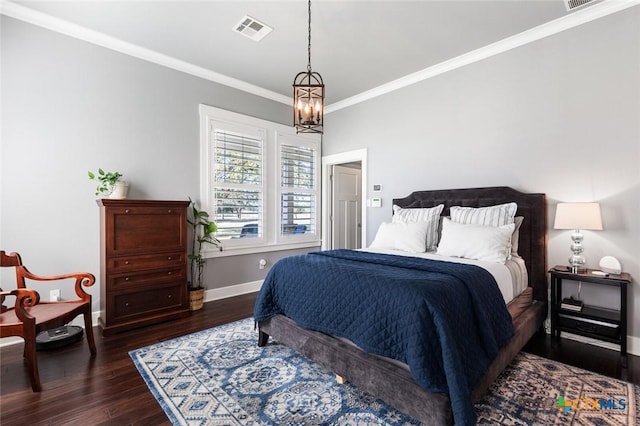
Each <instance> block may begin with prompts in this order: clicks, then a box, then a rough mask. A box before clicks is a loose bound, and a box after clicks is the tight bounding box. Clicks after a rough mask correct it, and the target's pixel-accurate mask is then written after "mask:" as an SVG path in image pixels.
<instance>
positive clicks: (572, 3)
mask: <svg viewBox="0 0 640 426" xmlns="http://www.w3.org/2000/svg"><path fill="white" fill-rule="evenodd" d="M597 1H598V0H564V5H565V7H566V8H567V12H569V11H572V10H574V9H577V8H579V7H583V6H586V5H588V4H590V3H595V2H597Z"/></svg>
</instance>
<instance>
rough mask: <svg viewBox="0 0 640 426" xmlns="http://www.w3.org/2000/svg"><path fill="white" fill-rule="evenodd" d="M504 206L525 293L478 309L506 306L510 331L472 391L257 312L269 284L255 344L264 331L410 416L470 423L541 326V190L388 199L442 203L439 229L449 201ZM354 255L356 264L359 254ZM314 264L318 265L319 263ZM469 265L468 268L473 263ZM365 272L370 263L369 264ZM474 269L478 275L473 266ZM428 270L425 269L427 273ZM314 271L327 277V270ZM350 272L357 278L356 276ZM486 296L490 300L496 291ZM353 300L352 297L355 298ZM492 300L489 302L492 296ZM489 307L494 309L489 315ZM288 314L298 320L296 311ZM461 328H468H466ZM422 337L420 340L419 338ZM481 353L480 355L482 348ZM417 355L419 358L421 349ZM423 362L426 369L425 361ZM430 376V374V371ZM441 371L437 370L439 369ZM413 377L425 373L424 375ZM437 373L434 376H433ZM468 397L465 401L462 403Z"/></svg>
mask: <svg viewBox="0 0 640 426" xmlns="http://www.w3.org/2000/svg"><path fill="white" fill-rule="evenodd" d="M505 203H516V205H517V210H516V211H515V216H517V217H518V218H521V219H520V220H521V224H520V226H519V235H518V238H517V245H518V247H517V254H518V256H519V257H520V258H521V259H522V261H523V263H524V264H525V265H526V275H525V280H526V282H525V289H524V291H522V292H518V294H516V295H515V297H513V298H512V299H510V300H508V303H506V304H505V302H504V301H501V303H502V307H501V308H500V309H497V308H493V307H492V308H490V309H489V308H486V307H485V308H484V311H489V312H484V311H482V312H481V313H480V314H478V313H475V315H476V316H478V315H481V316H482V315H496V316H499V314H500V312H501V311H504V312H507V319H506V320H504V319H500V321H507V322H508V321H510V323H511V325H510V326H509V327H507V329H508V335H507V336H506V338H505V335H504V334H505V333H507V332H504V333H502V335H497V337H495V339H496V340H500V339H501V340H500V341H498V342H496V345H495V348H496V349H495V350H487V351H486V352H487V353H488V354H489V355H487V356H489V357H490V359H489V360H488V361H487V363H486V365H484V366H482V370H481V371H480V373H478V372H477V371H473V372H470V373H469V374H475V376H473V378H472V379H469V381H470V382H472V383H474V386H472V387H471V389H468V392H466V393H465V392H464V390H463V391H462V392H461V391H460V389H461V388H460V387H456V385H455V382H456V380H458V379H459V378H460V377H454V379H455V380H453V379H451V378H450V377H447V380H449V382H448V384H449V385H448V387H447V389H448V390H447V391H432V390H428V389H427V388H428V386H425V385H424V383H423V382H422V381H421V380H420V379H417V378H416V370H415V368H416V364H415V362H416V361H415V360H413V358H412V357H408V358H407V359H403V360H402V361H404V362H399V361H397V360H395V359H391V358H392V357H388V356H381V354H380V353H377V352H375V351H374V353H369V352H367V350H365V349H363V348H367V349H368V347H367V344H366V343H365V344H363V343H362V341H360V342H359V344H355V343H354V342H352V341H350V340H348V339H345V338H343V337H344V336H342V337H338V336H335V335H332V333H323V332H320V331H315V330H316V329H320V330H323V328H321V327H320V328H318V327H313V326H309V325H308V324H307V323H306V322H305V321H298V322H299V323H297V322H296V321H294V320H292V319H291V318H289V317H288V316H287V315H285V314H283V313H280V310H278V312H276V313H275V314H269V313H267V314H265V312H264V310H263V309H262V308H261V309H258V305H260V304H262V302H261V300H263V299H265V295H264V293H265V292H266V291H267V290H266V289H265V287H266V286H263V289H262V291H261V295H260V296H259V297H258V302H257V303H256V314H257V315H256V320H257V322H258V327H259V332H260V333H259V336H260V337H259V342H258V344H259V345H261V346H263V345H265V344H266V343H267V341H268V339H269V336H271V337H272V338H274V339H275V340H276V341H278V342H280V343H282V344H284V345H287V346H289V347H291V348H293V349H295V350H296V351H298V352H300V353H301V354H302V355H304V356H306V357H307V358H309V359H311V360H313V361H315V362H317V363H318V364H320V365H322V366H323V367H325V368H328V369H330V370H331V371H333V372H334V373H335V374H336V375H337V376H338V377H340V378H343V379H344V380H347V381H349V382H351V383H354V384H355V385H357V386H358V387H359V388H361V389H363V390H365V391H367V392H369V393H370V394H371V395H373V396H375V397H377V398H380V399H382V400H384V401H386V402H387V403H389V404H391V405H393V406H394V407H396V408H398V409H399V410H401V411H403V412H405V413H406V414H408V415H410V416H412V417H414V418H415V419H417V420H419V421H421V422H422V423H424V424H431V425H447V424H453V423H454V422H455V423H456V424H472V423H474V421H473V420H474V419H475V417H474V414H471V415H469V413H468V407H469V406H471V404H472V403H473V402H475V401H477V400H479V398H480V397H481V396H482V395H483V394H484V392H485V391H486V390H487V389H488V387H489V386H490V385H491V383H492V382H493V381H494V380H495V379H496V378H497V377H498V375H499V374H500V372H501V371H502V370H503V369H504V368H505V367H506V366H507V365H508V364H509V363H510V362H511V361H512V360H513V358H514V357H515V355H516V354H517V353H518V352H519V351H520V350H521V349H522V347H523V346H524V345H525V344H526V342H527V341H528V340H529V339H530V338H531V337H532V336H533V335H534V334H535V333H536V332H538V331H540V330H542V327H543V321H544V319H545V318H546V314H547V278H546V271H547V268H546V229H547V221H546V199H545V195H544V194H529V193H523V192H520V191H517V190H515V189H513V188H509V187H487V188H470V189H452V190H434V191H418V192H413V193H412V194H410V195H409V196H407V197H405V198H399V199H394V200H393V204H394V205H395V206H398V207H399V208H400V209H404V210H403V211H404V212H405V213H406V212H412V211H414V212H418V211H427V210H429V209H433V208H434V207H436V206H439V205H443V207H442V211H441V213H440V215H441V216H442V217H443V218H444V219H440V224H439V225H438V226H439V227H442V221H448V217H449V215H450V214H451V210H450V208H451V207H452V206H463V207H471V208H480V207H487V206H496V205H501V204H505ZM396 208H397V207H396ZM394 209H395V208H394ZM410 209H421V210H410ZM447 223H449V222H447ZM440 229H441V228H440ZM377 238H378V237H377V236H376V239H377ZM441 242H442V241H441ZM320 254H321V253H318V255H316V256H315V257H314V259H321V260H322V262H325V260H326V258H327V257H333V256H334V254H333V253H328V254H326V253H322V255H320ZM335 256H337V257H345V256H346V257H348V258H349V259H348V260H347V261H353V260H354V259H351V257H352V256H361V254H359V253H358V254H356V253H342V252H340V253H337V254H335ZM364 256H369V257H371V261H372V262H373V263H374V264H379V263H384V262H387V261H389V262H392V264H391V265H390V266H389V267H391V268H393V267H396V266H398V265H396V264H395V262H396V258H397V256H389V255H387V254H378V253H373V254H372V253H367V254H365V255H364ZM384 256H389V257H384ZM405 259H406V258H404V257H403V258H402V259H400V260H398V261H400V262H402V263H404V262H405V261H406V260H405ZM355 260H357V261H360V259H359V258H358V259H355ZM407 261H408V260H407ZM327 262H328V261H327ZM331 262H333V260H331ZM427 262H428V261H427ZM278 263H280V262H278ZM278 263H277V264H278ZM316 263H318V262H317V260H316ZM442 263H443V262H440V264H442ZM277 264H276V265H274V267H273V268H276V266H277ZM329 267H331V266H329ZM430 267H431V266H430ZM273 268H272V269H273ZM469 268H470V269H473V267H469ZM367 269H370V268H369V267H368V268H367ZM449 269H451V268H449V266H447V269H446V271H445V272H446V273H449ZM454 269H455V268H454ZM477 269H479V268H477ZM381 271H382V270H381ZM356 272H357V271H356ZM356 272H354V274H356ZM473 272H474V273H476V271H473ZM349 273H351V272H349ZM427 273H428V274H429V273H432V272H427ZM452 273H453V272H452ZM465 273H466V272H465ZM270 274H271V271H270ZM341 274H343V275H344V274H345V272H344V271H342V272H341ZM375 274H376V276H382V275H384V273H383V272H378V271H376V272H375ZM412 274H413V272H411V273H409V275H411V278H413V276H412ZM456 274H457V272H456ZM315 275H316V276H318V275H320V276H324V274H315ZM327 276H330V275H327ZM354 276H357V274H356V275H354ZM385 279H386V278H385ZM474 279H475V278H474ZM306 280H307V279H306V278H301V280H300V283H299V284H300V285H303V284H304V283H303V281H306ZM265 282H266V280H265ZM494 286H495V284H494ZM472 287H473V286H472ZM472 287H467V289H470V288H472ZM487 288H489V287H487ZM394 291H395V290H394ZM465 291H466V290H465ZM491 291H493V290H491ZM372 293H373V292H372ZM485 293H486V290H483V291H479V294H480V295H479V296H478V297H481V298H482V295H484V294H485ZM309 294H311V292H309ZM382 297H383V298H385V297H388V295H387V294H382ZM456 297H458V296H456ZM491 297H493V298H495V297H497V296H495V297H494V296H491ZM351 299H353V297H352V298H351ZM363 299H365V300H367V301H366V302H365V303H367V304H371V303H372V302H371V300H370V299H369V298H368V297H367V298H363ZM318 300H320V299H318ZM400 300H402V299H400ZM454 300H455V299H454ZM474 300H476V301H475V302H471V303H474V304H475V305H480V303H479V302H477V300H485V299H474ZM487 300H488V299H487ZM299 303H300V304H303V305H304V309H308V308H309V307H313V306H314V305H316V304H318V305H320V302H318V301H316V303H314V300H309V299H308V298H307V299H306V300H304V299H302V300H301V301H300V302H299ZM374 303H381V302H374ZM482 303H484V302H482ZM487 303H489V302H487ZM491 303H495V302H494V300H493V299H491ZM475 305H474V309H477V306H475ZM505 306H506V309H505ZM301 309H302V308H301ZM304 309H303V310H304ZM494 311H495V312H498V313H495V314H494ZM274 312H275V311H274ZM292 312H293V311H292ZM334 315H335V314H334ZM438 315H440V314H438ZM289 316H292V317H294V318H295V316H294V315H293V314H292V315H289ZM327 316H329V317H330V316H331V315H329V314H327ZM337 316H343V314H338V315H337ZM374 316H375V315H374ZM422 316H424V315H422ZM434 318H435V319H430V320H429V321H432V322H435V323H437V324H441V323H444V322H445V320H446V318H444V319H440V317H439V316H434ZM328 320H331V318H328ZM380 321H381V322H384V323H385V324H386V323H388V322H389V320H387V319H383V320H380ZM488 321H489V322H491V321H496V324H498V323H497V321H498V319H494V318H493V317H492V318H489V319H488ZM361 322H362V321H359V322H358V324H360V323H361ZM303 325H304V326H303ZM371 325H375V324H373V321H371V323H370V324H369V328H371ZM310 328H313V329H310ZM378 328H380V327H378ZM454 328H456V327H454ZM454 328H451V327H450V328H445V329H446V330H453V329H454ZM457 328H465V327H457ZM495 328H496V329H497V330H498V334H500V329H501V328H505V327H500V326H496V327H495ZM419 331H420V330H419ZM463 332H465V333H467V331H463ZM427 336H430V335H427ZM460 336H463V338H465V339H467V338H469V339H470V340H469V341H473V342H475V341H476V340H475V339H476V337H475V336H473V335H469V334H461V335H460ZM438 338H439V341H440V343H439V344H440V345H441V346H442V348H444V349H446V348H447V347H446V340H447V339H449V340H451V339H450V338H448V337H447V336H446V335H445V336H443V335H439V337H438ZM459 338H461V337H459ZM421 339H423V337H422V335H421ZM436 340H438V339H436ZM365 342H366V341H365ZM474 345H475V344H474ZM481 345H485V343H484V342H482V343H481ZM465 348H466V349H465V351H467V350H469V351H470V353H471V354H475V352H474V351H475V350H476V349H478V350H479V348H476V347H475V346H472V347H470V345H467V346H466V347H465ZM438 349H440V347H438ZM434 352H438V351H434ZM476 352H477V351H476ZM443 353H445V351H444V350H443ZM478 353H482V351H480V352H478ZM420 356H422V354H421V355H420ZM433 356H435V358H433ZM473 356H475V355H473ZM423 358H424V359H425V360H428V363H429V364H431V361H432V360H436V361H437V360H439V355H437V354H436V355H433V354H427V356H426V357H423ZM444 358H445V360H444V366H445V367H444V370H445V371H444V372H442V374H443V375H444V376H447V374H452V373H451V370H452V369H451V367H449V369H447V365H449V364H447V363H448V361H447V359H448V357H444ZM454 358H455V357H454ZM420 359H422V358H420ZM421 362H424V361H421ZM451 365H454V366H456V365H458V364H456V363H453V364H451ZM460 365H462V364H460ZM464 366H465V368H466V364H464ZM418 367H419V368H422V367H421V366H418ZM424 367H425V368H430V367H429V366H428V365H427V366H424ZM412 370H413V374H412ZM454 370H455V369H454ZM455 371H456V373H455V375H456V376H459V375H460V374H461V373H460V372H457V370H455ZM464 373H465V374H467V371H466V370H464ZM427 374H431V373H429V372H427ZM438 374H441V373H440V372H438ZM478 374H479V375H478ZM418 376H420V377H422V376H421V375H418ZM434 377H436V376H435V375H434ZM438 377H439V376H438ZM462 380H463V381H464V377H462ZM436 381H437V380H436ZM432 388H437V386H432ZM467 399H468V400H469V401H467ZM461 407H462V408H461ZM465 407H466V408H467V412H466V413H465V411H464V408H465Z"/></svg>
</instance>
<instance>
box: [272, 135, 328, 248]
mask: <svg viewBox="0 0 640 426" xmlns="http://www.w3.org/2000/svg"><path fill="white" fill-rule="evenodd" d="M279 148H280V149H279V153H278V156H279V158H280V213H281V217H280V235H281V236H286V235H291V234H293V235H297V234H307V233H309V234H316V232H317V229H316V222H317V221H316V212H317V209H316V200H317V199H318V197H317V190H316V184H317V183H316V168H317V165H316V150H315V149H314V148H313V147H308V146H304V145H291V144H289V143H282V144H280V147H279Z"/></svg>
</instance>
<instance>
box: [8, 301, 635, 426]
mask: <svg viewBox="0 0 640 426" xmlns="http://www.w3.org/2000/svg"><path fill="white" fill-rule="evenodd" d="M255 297H256V294H249V295H244V296H238V297H233V298H229V299H224V300H220V301H216V302H209V303H205V306H204V308H203V309H202V310H200V311H197V312H194V313H193V315H191V316H190V317H188V318H185V319H181V320H176V321H170V322H165V323H162V324H157V325H154V326H149V327H145V328H140V329H137V330H131V331H127V332H124V333H120V334H116V335H114V336H110V337H102V336H101V335H100V333H99V330H98V329H97V328H96V329H95V331H96V345H97V349H98V354H97V356H96V357H95V358H93V359H91V358H90V354H89V349H88V347H87V343H86V339H83V340H82V341H81V342H78V343H74V344H72V345H69V346H66V347H63V348H60V349H57V350H53V351H48V352H39V353H38V361H39V366H40V378H41V380H42V387H43V391H42V392H41V393H34V392H32V391H31V386H30V384H29V379H28V376H27V372H26V369H25V367H24V364H23V361H22V345H21V344H19V345H12V346H8V347H4V348H1V349H0V360H1V366H2V370H1V375H0V379H1V388H0V395H1V397H0V424H2V425H3V426H9V425H62V424H64V425H75V424H77V425H83V426H84V425H168V424H170V423H169V421H168V420H167V417H166V416H165V414H164V412H163V410H162V408H160V405H159V404H158V403H157V402H156V400H155V398H154V397H153V395H151V392H149V390H148V388H147V386H146V384H145V383H144V381H143V380H142V378H141V377H140V375H139V374H138V371H137V370H136V368H135V367H134V365H133V362H132V361H131V358H130V357H129V354H128V352H129V351H130V350H133V349H137V348H140V347H143V346H147V345H150V344H153V343H156V342H159V341H163V340H168V339H172V338H174V337H178V336H182V335H184V334H188V333H193V332H196V331H199V330H203V329H206V328H210V327H215V326H217V325H220V324H225V323H228V322H231V321H236V320H239V319H243V318H247V317H249V316H251V315H252V312H253V304H254V302H255ZM526 350H527V351H528V352H530V353H534V354H538V355H541V356H544V357H547V358H551V359H556V360H559V361H562V362H565V363H567V364H571V365H576V366H579V367H583V368H586V369H589V370H592V371H596V372H599V373H601V374H605V375H608V376H611V377H616V378H620V379H623V380H627V381H630V382H633V383H636V384H640V357H637V356H629V367H628V368H627V369H621V368H620V365H619V355H618V353H617V352H615V351H611V350H607V349H601V348H598V347H594V346H591V345H585V344H580V343H577V342H573V341H570V340H565V339H562V340H560V341H558V342H555V343H554V344H550V338H549V336H546V337H541V336H537V337H535V338H534V339H532V341H531V342H529V344H528V345H527V347H526Z"/></svg>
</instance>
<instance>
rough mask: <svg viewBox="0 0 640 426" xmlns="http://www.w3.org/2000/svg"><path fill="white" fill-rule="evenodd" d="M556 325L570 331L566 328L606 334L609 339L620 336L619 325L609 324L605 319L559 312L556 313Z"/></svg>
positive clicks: (601, 334)
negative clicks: (599, 319) (558, 313)
mask: <svg viewBox="0 0 640 426" xmlns="http://www.w3.org/2000/svg"><path fill="white" fill-rule="evenodd" d="M558 326H560V328H563V329H565V330H567V331H569V332H571V330H568V329H574V330H577V331H582V332H585V333H593V334H597V335H600V336H606V337H609V338H611V339H619V338H620V325H618V324H611V323H608V322H605V321H598V320H592V319H588V318H579V317H574V316H571V315H566V314H560V315H558Z"/></svg>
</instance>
